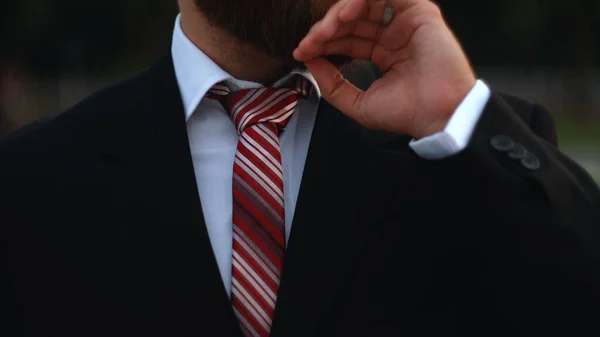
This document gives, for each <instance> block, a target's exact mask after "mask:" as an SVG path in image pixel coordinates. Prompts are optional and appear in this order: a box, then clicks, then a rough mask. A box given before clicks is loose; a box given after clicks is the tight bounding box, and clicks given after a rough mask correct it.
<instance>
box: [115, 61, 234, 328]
mask: <svg viewBox="0 0 600 337" xmlns="http://www.w3.org/2000/svg"><path fill="white" fill-rule="evenodd" d="M134 81H138V82H139V83H141V84H140V85H139V92H137V93H135V94H136V95H138V96H139V102H138V103H136V104H134V105H133V106H132V107H130V110H129V111H125V112H124V116H120V117H119V118H120V119H121V120H118V121H117V120H115V121H112V122H113V123H116V124H117V125H116V126H114V127H113V129H112V130H111V131H110V132H112V134H111V137H109V138H110V139H114V142H112V143H107V144H104V145H106V146H105V151H104V155H105V157H109V158H110V159H111V161H113V162H116V163H120V164H121V165H120V166H121V171H120V174H118V175H116V176H117V183H115V186H116V187H115V193H114V195H115V203H117V205H118V207H120V208H121V209H124V210H126V211H124V215H123V218H121V219H119V220H118V221H116V223H117V224H118V228H117V229H118V231H119V232H120V233H121V234H122V236H123V239H124V245H125V246H126V248H127V249H128V250H129V252H130V258H131V259H132V261H133V263H134V264H135V265H137V266H139V267H140V270H141V271H142V273H143V274H144V275H146V277H147V278H148V280H149V283H150V285H151V287H152V288H153V289H154V291H155V293H156V295H157V298H158V300H159V302H160V306H161V310H162V311H163V314H162V315H163V317H165V318H167V317H168V320H170V321H171V322H170V323H172V325H173V326H175V327H176V328H175V329H174V330H173V331H174V332H175V331H181V332H182V333H183V334H185V335H204V334H207V335H217V334H218V335H219V336H241V331H240V329H239V326H238V324H237V320H236V319H235V316H234V314H233V310H232V308H231V305H230V301H229V298H228V296H227V294H226V291H225V288H224V286H223V283H222V280H221V277H220V273H219V269H218V266H217V263H216V259H215V257H214V253H213V250H212V246H211V243H210V239H209V236H208V232H207V230H206V226H205V223H204V217H203V214H202V208H201V204H200V199H199V194H198V191H197V185H196V180H195V174H194V169H193V164H192V159H191V155H190V149H189V143H188V138H187V130H186V123H185V117H184V116H185V115H184V109H183V106H182V101H181V96H180V93H179V90H178V85H177V83H176V79H175V73H174V70H173V64H172V60H171V58H170V57H167V58H165V59H163V60H161V61H160V62H159V63H158V64H157V65H155V66H154V67H153V68H151V69H149V70H148V71H147V72H145V73H144V74H143V75H141V77H140V78H137V79H135V80H134Z"/></svg>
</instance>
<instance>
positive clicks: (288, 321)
mask: <svg viewBox="0 0 600 337" xmlns="http://www.w3.org/2000/svg"><path fill="white" fill-rule="evenodd" d="M347 75H348V77H349V78H350V79H351V80H352V81H353V82H354V83H356V84H357V85H358V86H360V87H363V88H366V87H368V86H369V85H370V83H372V82H373V80H375V75H374V73H373V70H372V68H371V67H370V66H369V65H365V64H358V65H355V66H354V67H353V68H352V69H350V73H348V74H347ZM498 135H504V136H507V137H509V138H510V139H511V140H512V141H514V142H515V143H518V144H521V145H522V146H523V147H524V148H525V149H526V150H527V152H526V154H527V155H528V157H527V158H528V160H529V162H528V163H532V162H533V163H535V161H532V160H538V161H539V168H535V169H534V170H532V169H529V168H527V166H525V165H524V164H523V161H522V160H521V159H518V160H515V159H511V158H510V157H509V156H508V155H507V153H505V152H502V151H499V150H497V149H495V148H494V147H493V146H492V143H491V139H492V138H493V137H495V136H498ZM409 141H410V137H407V136H402V135H394V134H390V133H383V132H378V131H374V130H367V129H365V128H363V127H361V126H359V125H357V124H356V123H354V122H353V121H351V120H349V119H348V118H347V117H345V116H344V115H342V114H341V113H340V112H338V111H336V110H335V109H334V108H333V107H331V106H330V105H328V104H327V103H326V102H323V103H322V105H321V107H320V109H319V112H318V116H317V121H316V124H315V129H314V132H313V135H312V139H311V143H310V147H309V152H308V158H307V163H306V167H305V171H304V176H303V179H302V184H301V189H300V195H299V199H298V203H297V208H296V213H295V219H294V223H293V228H292V233H291V237H290V241H289V246H288V249H287V252H286V255H285V263H284V270H283V274H282V280H281V286H280V293H279V297H278V301H277V309H276V313H275V319H274V322H273V331H272V336H276V337H277V336H280V337H283V336H430V335H440V334H441V335H445V336H538V335H539V336H543V335H546V334H548V333H553V334H558V335H563V336H598V335H599V331H598V330H599V329H600V324H598V317H600V315H598V314H599V310H600V309H599V308H600V291H599V288H600V286H599V282H600V281H599V280H600V275H599V268H600V263H599V262H600V261H599V252H598V250H599V248H600V247H599V243H600V233H599V225H600V214H599V212H600V211H599V210H600V192H599V189H598V186H597V185H596V184H595V183H594V182H593V181H592V179H591V178H590V177H589V175H588V174H587V173H586V172H585V171H584V170H583V169H581V168H580V167H579V166H578V165H577V164H575V163H574V162H573V161H571V160H570V159H569V158H567V157H566V156H565V155H563V154H561V153H560V151H559V150H558V149H557V148H556V135H555V130H554V127H553V123H552V118H551V116H550V114H549V113H548V112H547V111H546V110H544V109H543V108H542V107H540V106H537V105H535V104H531V103H528V102H525V101H522V100H519V99H516V98H514V97H508V96H502V95H500V94H494V95H493V97H492V99H491V100H490V102H489V104H488V106H487V107H486V110H485V111H484V113H483V116H482V118H481V120H480V122H479V124H478V126H477V129H476V131H475V133H474V136H473V140H472V142H471V144H470V145H469V147H468V149H466V150H465V151H463V152H462V153H460V154H458V155H455V156H452V157H450V158H447V159H443V160H437V161H427V160H423V159H421V158H419V157H418V156H417V155H416V154H415V153H414V152H413V151H412V150H411V149H410V148H409V146H408V142H409ZM528 166H529V167H534V166H532V165H528ZM0 240H1V241H0V243H1V245H0V258H1V259H0V263H1V264H2V265H0V282H1V283H0V287H1V289H0V306H1V308H0V309H3V311H4V312H6V313H8V314H5V315H2V316H0V317H1V319H2V322H1V323H2V324H0V329H3V330H0V334H1V335H2V336H78V337H79V336H155V335H156V336H238V337H239V336H241V331H240V329H239V327H238V324H237V322H236V319H235V316H234V314H233V310H232V309H231V304H230V301H229V299H228V297H227V294H226V292H225V288H224V287H223V284H222V280H221V277H220V274H219V270H218V266H217V263H216V260H215V257H214V254H213V251H212V247H211V244H210V241H209V237H208V233H207V231H206V227H205V225H204V216H203V214H202V207H201V200H200V198H199V195H198V191H197V187H196V181H195V176H194V171H193V166H192V160H191V156H190V149H189V144H188V138H187V133H186V125H185V118H184V111H183V107H182V103H181V97H180V93H179V91H178V87H177V83H176V79H175V75H174V71H173V64H172V61H171V59H170V57H166V58H164V59H163V60H161V61H159V62H158V63H157V64H156V65H155V66H153V67H151V68H150V69H148V70H146V71H144V72H142V73H141V74H139V75H138V76H136V77H134V78H132V79H129V80H126V81H124V82H122V83H119V84H116V85H115V86H112V87H110V88H106V89H104V90H102V91H100V92H98V93H96V94H94V95H92V96H91V97H89V98H88V99H86V100H85V101H83V102H82V103H80V104H78V105H77V106H75V107H74V108H72V109H70V110H68V111H66V112H64V113H61V114H58V115H56V116H53V117H51V118H48V119H46V120H43V121H40V122H37V123H33V124H31V125H29V126H26V127H24V128H22V129H20V130H18V131H16V132H14V133H13V134H11V135H9V136H8V137H6V138H4V139H2V140H1V141H0Z"/></svg>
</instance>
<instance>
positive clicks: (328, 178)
mask: <svg viewBox="0 0 600 337" xmlns="http://www.w3.org/2000/svg"><path fill="white" fill-rule="evenodd" d="M398 138H399V137H398V136H397V135H387V134H384V135H383V136H382V134H380V133H376V132H371V131H368V130H365V129H363V128H361V127H358V126H357V125H356V124H354V123H353V122H352V121H350V120H349V119H347V118H346V117H345V116H343V115H342V113H340V112H339V111H337V110H335V109H334V108H333V107H332V106H330V105H329V104H327V103H326V102H324V103H322V106H321V108H320V110H319V114H318V117H317V122H316V124H315V130H314V132H313V136H312V140H311V144H310V148H309V153H308V158H307V163H306V168H305V171H304V176H303V179H302V185H301V189H300V196H299V200H298V204H297V207H296V212H295V219H294V222H293V227H292V233H291V236H290V240H289V246H288V248H287V251H286V255H285V263H284V269H283V275H282V280H281V285H280V289H279V295H278V301H277V308H276V312H275V319H274V323H273V330H272V334H271V335H272V336H310V335H312V333H314V331H315V329H316V327H317V325H318V323H319V321H320V320H321V319H323V318H324V317H325V316H326V315H327V313H328V311H329V310H330V309H331V307H332V304H333V303H334V298H335V297H336V295H337V294H338V292H339V290H340V288H341V287H342V285H343V284H344V282H346V281H347V279H348V277H349V276H350V273H351V272H352V271H353V266H354V265H355V263H356V262H357V260H358V258H359V256H360V254H361V250H362V248H363V246H364V244H365V243H366V241H367V240H368V239H369V236H370V233H371V232H372V231H374V230H376V228H377V225H378V223H379V222H380V221H379V219H380V218H381V217H383V216H385V212H386V210H387V209H389V208H388V207H389V205H388V204H389V201H390V200H391V195H392V194H393V193H397V191H398V188H397V185H398V184H399V183H400V182H401V177H402V173H403V172H402V169H403V168H405V167H407V164H408V162H409V160H410V159H411V158H413V156H412V153H411V152H410V151H408V147H406V150H407V151H406V152H405V153H394V154H391V153H386V152H385V151H382V150H378V149H377V147H378V145H380V144H381V143H385V142H386V141H388V140H390V139H398ZM407 142H408V141H406V143H407ZM388 167H389V168H391V170H386V168H388Z"/></svg>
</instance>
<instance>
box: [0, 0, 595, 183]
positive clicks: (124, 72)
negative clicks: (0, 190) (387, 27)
mask: <svg viewBox="0 0 600 337" xmlns="http://www.w3.org/2000/svg"><path fill="white" fill-rule="evenodd" d="M215 1H218V0H215ZM282 1H283V0H282ZM438 3H439V4H440V5H441V7H442V9H443V10H444V13H445V15H446V18H447V20H448V22H449V23H450V25H451V26H452V27H453V29H454V31H455V32H456V35H457V36H458V37H459V38H460V40H461V41H462V43H463V45H464V48H465V49H466V51H467V53H468V55H469V56H470V58H471V61H472V62H473V65H474V67H475V69H476V71H477V73H478V74H479V77H481V78H483V79H485V80H486V81H487V82H488V83H489V84H490V85H491V86H492V87H493V88H494V89H495V90H497V91H502V92H507V93H511V94H516V95H518V96H521V97H523V98H526V99H529V100H532V101H536V102H539V103H541V104H543V105H544V106H546V107H548V108H549V109H550V110H551V111H552V112H553V114H554V116H555V119H556V121H557V127H558V131H559V141H560V146H561V148H562V149H563V151H564V152H566V153H568V154H569V155H570V156H571V157H572V158H574V159H575V160H577V161H578V162H580V163H581V164H582V165H583V166H584V167H586V168H587V169H588V171H589V172H590V173H591V174H592V175H593V176H594V177H595V178H596V179H598V180H599V181H600V1H597V0H595V1H586V0H439V1H438ZM176 14H177V1H175V0H102V1H82V0H19V1H9V0H2V1H1V4H0V134H6V133H8V132H10V131H11V130H14V129H15V128H17V127H19V126H21V125H23V124H25V123H28V122H30V121H33V120H35V119H38V118H40V117H43V116H44V115H46V114H50V113H54V112H58V111H62V110H64V109H66V108H68V107H70V106H71V105H73V104H74V103H76V102H77V101H79V100H81V99H82V98H84V97H85V96H87V95H88V94H90V93H91V92H93V91H95V90H97V89H98V88H100V87H103V86H105V85H107V84H110V83H113V82H115V81H117V80H119V79H122V78H124V77H126V76H128V75H131V74H133V73H135V72H137V71H139V70H141V69H144V68H146V67H147V66H149V65H150V64H152V62H153V61H154V60H155V59H156V58H158V57H159V56H161V55H164V54H165V53H167V52H168V51H169V45H170V39H171V33H172V30H173V23H174V19H175V16H176Z"/></svg>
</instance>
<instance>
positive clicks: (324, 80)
mask: <svg viewBox="0 0 600 337" xmlns="http://www.w3.org/2000/svg"><path fill="white" fill-rule="evenodd" d="M305 65H306V68H308V71H310V73H311V74H312V76H313V77H314V78H315V81H316V82H317V84H318V85H319V89H320V90H321V95H322V96H323V98H324V99H325V100H326V101H327V102H329V104H331V105H333V106H334V107H335V108H336V109H338V110H340V111H341V112H343V113H344V114H346V115H347V116H348V117H350V118H352V119H354V120H356V121H357V122H359V123H364V122H365V121H364V120H363V117H362V115H361V113H360V106H361V103H362V100H363V97H364V95H365V93H364V91H362V90H360V89H359V88H357V87H355V86H354V85H353V84H352V83H350V82H349V81H348V80H346V79H345V78H344V76H343V75H342V73H341V72H340V71H339V69H338V68H337V67H336V66H335V65H333V64H332V63H331V62H329V61H328V60H327V59H326V58H324V57H322V56H320V57H316V58H314V59H312V60H309V61H306V62H305Z"/></svg>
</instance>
